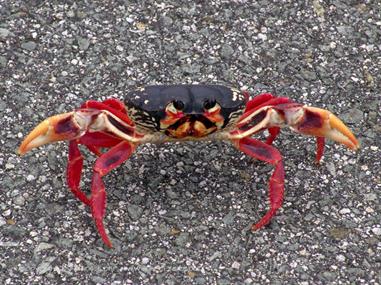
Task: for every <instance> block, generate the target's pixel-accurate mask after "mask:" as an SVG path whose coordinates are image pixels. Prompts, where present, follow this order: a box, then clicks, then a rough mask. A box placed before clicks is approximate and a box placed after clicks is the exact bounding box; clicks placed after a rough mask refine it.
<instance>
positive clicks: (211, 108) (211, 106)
mask: <svg viewBox="0 0 381 285" xmlns="http://www.w3.org/2000/svg"><path fill="white" fill-rule="evenodd" d="M204 108H205V110H206V111H208V112H209V113H213V112H215V111H217V110H219V109H220V106H219V105H218V104H217V102H216V100H208V99H207V100H205V101H204Z"/></svg>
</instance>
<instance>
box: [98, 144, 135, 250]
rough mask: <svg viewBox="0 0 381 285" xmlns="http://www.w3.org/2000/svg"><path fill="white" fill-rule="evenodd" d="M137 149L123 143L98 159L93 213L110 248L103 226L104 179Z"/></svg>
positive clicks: (101, 234) (104, 204) (103, 238)
mask: <svg viewBox="0 0 381 285" xmlns="http://www.w3.org/2000/svg"><path fill="white" fill-rule="evenodd" d="M135 148H136V146H135V145H134V144H132V143H129V142H126V141H123V142H121V143H119V144H118V145H116V146H114V147H113V148H111V149H110V150H109V151H107V152H106V153H104V154H102V155H101V156H100V157H98V159H97V160H96V162H95V166H94V169H93V170H94V171H93V179H92V184H91V198H90V200H91V203H90V205H91V211H92V215H93V218H94V221H95V224H96V227H97V229H98V232H99V234H100V236H101V238H102V240H103V242H104V243H105V244H106V245H107V246H108V247H112V244H111V241H110V239H109V238H108V236H107V233H106V230H105V228H104V225H103V218H104V216H105V213H106V191H105V186H104V184H103V181H102V177H103V176H105V175H106V174H107V173H109V172H110V171H111V170H112V169H114V168H116V167H118V166H119V165H121V164H122V163H123V162H124V161H125V160H127V159H128V158H129V157H130V156H131V154H132V152H133V151H134V150H135Z"/></svg>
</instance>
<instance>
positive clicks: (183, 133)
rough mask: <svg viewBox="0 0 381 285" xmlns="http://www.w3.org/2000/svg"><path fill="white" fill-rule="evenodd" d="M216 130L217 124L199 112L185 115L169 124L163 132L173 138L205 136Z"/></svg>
mask: <svg viewBox="0 0 381 285" xmlns="http://www.w3.org/2000/svg"><path fill="white" fill-rule="evenodd" d="M216 130H217V126H216V125H215V124H214V123H213V122H212V121H210V120H209V119H208V118H206V117H205V116H203V115H200V114H192V115H187V116H184V117H182V118H181V119H179V120H178V121H176V122H175V123H174V124H172V125H170V126H169V127H168V128H167V129H166V130H165V134H166V135H167V136H169V137H173V138H185V137H195V138H200V137H205V136H207V135H209V134H211V133H213V132H215V131H216Z"/></svg>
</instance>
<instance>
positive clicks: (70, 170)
mask: <svg viewBox="0 0 381 285" xmlns="http://www.w3.org/2000/svg"><path fill="white" fill-rule="evenodd" d="M120 142H121V140H120V139H116V138H113V137H110V136H109V135H106V134H102V133H99V132H98V133H88V134H86V135H84V136H83V137H81V138H80V139H76V140H72V141H70V142H69V158H68V163H67V170H66V171H67V175H66V180H67V184H68V186H69V189H70V190H71V192H72V193H73V194H74V195H75V196H76V197H77V198H78V199H79V200H81V201H82V202H83V203H85V204H86V205H88V206H90V200H89V199H88V198H87V196H86V194H85V193H84V192H83V191H82V190H81V189H80V187H79V183H80V181H81V175H82V169H83V156H82V154H81V152H80V150H79V147H78V145H79V144H84V145H85V146H86V147H87V148H88V149H89V150H90V151H92V152H93V153H95V154H96V155H97V156H100V155H102V153H101V152H100V151H99V147H112V146H115V145H117V144H118V143H120Z"/></svg>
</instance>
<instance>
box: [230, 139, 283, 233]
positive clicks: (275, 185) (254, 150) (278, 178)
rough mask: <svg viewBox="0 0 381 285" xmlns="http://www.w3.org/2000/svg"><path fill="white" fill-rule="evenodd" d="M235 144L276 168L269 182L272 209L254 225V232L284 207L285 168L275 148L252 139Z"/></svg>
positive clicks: (236, 141) (248, 153) (237, 141)
mask: <svg viewBox="0 0 381 285" xmlns="http://www.w3.org/2000/svg"><path fill="white" fill-rule="evenodd" d="M233 143H234V145H235V146H236V147H237V148H238V149H239V150H241V151H242V152H244V153H246V154H247V155H249V156H251V157H253V158H256V159H259V160H262V161H264V162H266V163H269V164H271V165H273V166H274V167H275V170H274V172H273V174H272V175H271V178H270V181H269V199H270V209H269V210H268V211H267V213H266V214H265V215H264V216H263V217H262V219H260V220H259V222H257V223H256V224H253V225H252V227H251V229H252V230H253V231H254V230H257V229H259V228H261V227H263V226H265V225H267V224H268V223H269V222H270V220H271V218H272V217H273V216H274V215H275V214H276V211H277V210H278V209H279V208H280V207H281V206H282V202H283V195H284V168H283V162H282V156H281V154H280V153H279V151H278V150H277V149H276V148H274V147H273V146H270V145H268V144H266V143H264V142H261V141H258V140H255V139H252V138H243V139H240V140H235V141H233Z"/></svg>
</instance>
